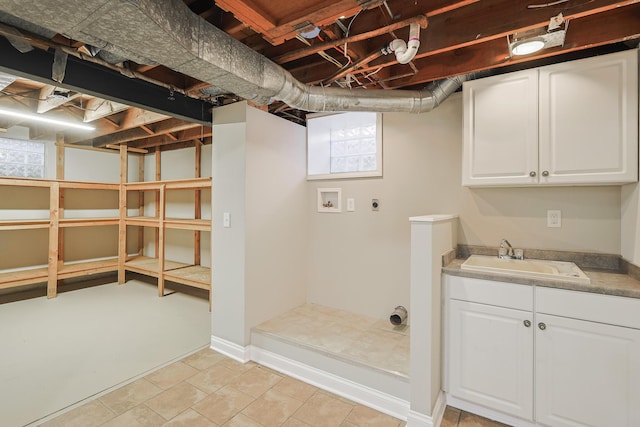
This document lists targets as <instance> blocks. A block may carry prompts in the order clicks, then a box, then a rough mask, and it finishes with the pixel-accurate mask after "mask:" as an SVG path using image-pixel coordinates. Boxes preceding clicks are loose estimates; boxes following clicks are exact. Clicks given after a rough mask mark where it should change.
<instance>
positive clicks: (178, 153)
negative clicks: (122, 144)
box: [136, 145, 211, 267]
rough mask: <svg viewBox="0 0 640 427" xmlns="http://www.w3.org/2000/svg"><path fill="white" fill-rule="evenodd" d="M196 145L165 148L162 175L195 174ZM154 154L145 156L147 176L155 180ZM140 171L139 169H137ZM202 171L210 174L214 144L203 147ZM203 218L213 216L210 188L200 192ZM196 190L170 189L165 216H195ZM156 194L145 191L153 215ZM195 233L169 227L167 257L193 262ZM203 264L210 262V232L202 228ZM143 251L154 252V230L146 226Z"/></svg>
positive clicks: (165, 177)
mask: <svg viewBox="0 0 640 427" xmlns="http://www.w3.org/2000/svg"><path fill="white" fill-rule="evenodd" d="M195 158H196V157H195V148H185V149H182V150H172V151H166V152H163V153H162V154H161V156H160V172H161V173H160V177H161V179H163V180H171V179H186V178H194V177H195ZM155 169H156V160H155V155H154V154H151V155H148V156H145V157H144V179H145V181H155V179H156V178H155V177H156V170H155ZM136 172H137V170H136ZM200 174H201V176H202V177H210V176H211V146H210V145H205V146H203V147H202V152H201V163H200ZM201 200H202V202H201V209H202V212H201V214H202V218H211V192H210V191H202V192H201ZM194 201H195V192H192V191H181V190H177V191H170V192H168V193H167V198H166V208H165V209H166V216H167V217H170V218H193V215H194ZM154 212H155V196H154V194H153V193H152V192H147V193H145V214H146V215H154ZM193 245H194V234H193V232H192V231H189V230H167V231H166V235H165V258H166V259H170V260H172V261H178V262H184V263H187V264H191V263H193V262H194V249H193ZM200 251H201V252H200V256H201V260H200V263H201V265H204V266H207V267H210V266H211V233H209V232H202V233H201V238H200ZM144 254H145V255H147V256H155V232H154V230H152V229H149V228H145V230H144Z"/></svg>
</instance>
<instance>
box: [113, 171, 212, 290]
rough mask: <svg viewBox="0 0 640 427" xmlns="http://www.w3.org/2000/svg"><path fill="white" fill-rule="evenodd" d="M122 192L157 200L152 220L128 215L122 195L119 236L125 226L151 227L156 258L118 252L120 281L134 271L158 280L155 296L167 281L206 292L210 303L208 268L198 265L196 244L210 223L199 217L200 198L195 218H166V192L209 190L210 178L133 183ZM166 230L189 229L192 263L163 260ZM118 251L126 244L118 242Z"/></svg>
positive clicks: (197, 201)
mask: <svg viewBox="0 0 640 427" xmlns="http://www.w3.org/2000/svg"><path fill="white" fill-rule="evenodd" d="M123 188H124V191H125V193H128V192H132V191H139V192H154V193H155V200H156V201H157V206H156V214H157V216H155V217H148V216H133V217H130V216H127V215H126V213H127V205H126V202H127V195H126V194H124V195H122V194H121V197H120V201H121V206H120V212H121V216H122V217H123V218H124V221H123V223H122V224H121V227H125V232H122V230H121V235H125V236H126V227H127V226H137V227H150V228H156V229H157V230H158V233H156V242H155V247H156V249H157V251H156V257H155V258H150V257H146V256H142V255H137V256H128V255H127V254H126V251H123V250H121V251H120V262H119V275H118V276H119V278H120V279H119V281H120V282H121V283H122V282H124V277H125V272H126V271H133V272H136V273H139V274H144V275H147V276H151V277H154V278H156V279H158V295H159V296H164V294H165V290H164V288H165V281H166V280H170V281H173V282H176V283H180V284H183V285H187V286H193V287H196V288H199V289H205V290H207V291H209V300H211V269H210V268H208V267H203V266H201V265H200V256H199V245H200V232H202V231H211V220H209V219H202V218H201V217H200V212H201V209H200V206H199V203H200V197H196V198H195V204H196V206H195V207H194V217H193V218H168V217H167V216H166V200H167V192H170V191H185V190H191V191H196V192H200V191H202V190H210V189H211V178H192V179H180V180H171V181H148V182H132V183H126V184H123ZM167 229H175V230H191V231H193V232H194V233H195V239H194V240H195V246H196V248H195V252H194V261H193V263H192V264H186V263H182V262H177V261H172V260H168V259H166V258H165V244H166V242H165V235H166V233H165V231H166V230H167ZM120 246H121V248H125V247H126V241H124V242H123V241H122V240H121V241H120Z"/></svg>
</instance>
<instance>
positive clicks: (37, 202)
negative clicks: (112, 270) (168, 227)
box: [0, 127, 138, 270]
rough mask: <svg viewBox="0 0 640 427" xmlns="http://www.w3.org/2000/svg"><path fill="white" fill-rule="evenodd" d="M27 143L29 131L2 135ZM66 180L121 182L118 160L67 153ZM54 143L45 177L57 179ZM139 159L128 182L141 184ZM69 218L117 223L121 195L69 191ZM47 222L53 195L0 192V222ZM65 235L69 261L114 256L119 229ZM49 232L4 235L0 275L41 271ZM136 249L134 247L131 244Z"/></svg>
mask: <svg viewBox="0 0 640 427" xmlns="http://www.w3.org/2000/svg"><path fill="white" fill-rule="evenodd" d="M2 136H3V137H8V138H17V139H28V137H29V132H28V129H26V128H21V127H14V128H12V129H11V130H10V132H7V133H6V134H3V135H2ZM64 151H65V153H64V154H65V167H64V173H65V179H67V180H74V181H92V182H96V181H97V182H119V180H120V156H119V154H118V153H117V152H115V153H113V154H111V153H105V152H98V151H91V150H83V149H71V148H66V149H65V150H64ZM55 157H56V148H55V144H54V141H46V142H45V177H46V178H49V179H54V178H55V177H56V159H55ZM137 170H138V157H137V156H130V158H129V179H130V180H137ZM64 215H65V217H68V218H71V217H75V218H77V217H117V216H118V192H117V191H86V190H66V191H65V213H64ZM17 218H42V219H48V218H49V192H48V191H47V190H46V189H39V188H0V219H17ZM64 234H65V251H64V260H65V261H77V260H87V259H92V258H102V257H110V256H116V255H117V253H118V227H117V226H100V227H83V228H81V229H80V228H78V229H76V228H68V229H65V231H64ZM48 242H49V235H48V230H16V231H2V232H0V254H11V256H0V270H1V269H13V268H25V267H34V266H43V265H46V264H47V258H48V248H49V244H48ZM130 243H131V244H132V245H135V244H136V241H135V239H131V242H130Z"/></svg>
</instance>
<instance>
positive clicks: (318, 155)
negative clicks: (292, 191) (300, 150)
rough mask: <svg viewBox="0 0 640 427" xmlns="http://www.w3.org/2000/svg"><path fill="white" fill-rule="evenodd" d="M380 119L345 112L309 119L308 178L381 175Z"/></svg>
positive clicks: (375, 115) (315, 116) (376, 114)
mask: <svg viewBox="0 0 640 427" xmlns="http://www.w3.org/2000/svg"><path fill="white" fill-rule="evenodd" d="M381 116H382V115H381V114H379V113H362V112H349V113H340V114H331V115H314V116H311V117H309V118H308V119H307V174H308V178H309V179H324V178H328V177H331V178H357V177H369V176H382V137H381V135H380V134H381V131H380V130H379V129H380V128H381V126H380V123H381V120H382V118H381Z"/></svg>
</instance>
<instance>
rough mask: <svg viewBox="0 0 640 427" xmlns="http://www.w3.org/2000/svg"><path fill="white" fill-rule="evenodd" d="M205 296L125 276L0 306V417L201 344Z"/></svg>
mask: <svg viewBox="0 0 640 427" xmlns="http://www.w3.org/2000/svg"><path fill="white" fill-rule="evenodd" d="M210 331H211V314H210V312H209V304H208V301H207V300H206V299H202V298H197V297H194V296H190V295H186V294H183V293H175V294H172V295H168V296H165V297H164V298H159V297H158V296H157V290H156V287H155V286H152V285H149V284H146V283H143V282H140V281H137V280H130V281H128V282H127V283H126V284H125V285H121V286H119V285H117V284H113V283H112V284H107V285H102V286H95V287H90V288H86V289H79V290H74V291H73V292H66V293H63V294H60V295H58V297H57V298H54V299H50V300H48V299H46V298H45V297H39V298H32V299H26V300H22V301H15V302H10V303H6V304H1V305H0V340H1V343H2V346H1V348H2V351H0V384H2V387H0V414H2V415H1V418H2V422H1V424H2V425H3V426H7V427H13V426H23V425H27V424H29V423H33V422H35V421H37V420H40V419H42V418H44V417H47V416H49V415H51V414H54V413H56V412H57V411H61V410H64V409H65V408H69V407H73V405H75V404H77V403H78V402H80V401H82V400H83V399H87V398H89V397H91V396H95V395H96V394H99V393H103V392H105V391H108V390H110V389H111V388H114V387H116V386H120V385H123V384H124V383H126V382H127V381H131V380H132V379H134V378H136V377H139V376H141V375H144V374H145V373H148V372H150V371H152V370H155V369H157V368H158V367H160V366H163V365H166V364H168V363H171V362H173V361H175V360H177V359H179V358H181V357H184V356H185V355H188V354H190V353H193V352H195V351H198V350H199V349H202V348H203V347H206V346H208V345H209V343H210V339H211V332H210Z"/></svg>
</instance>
